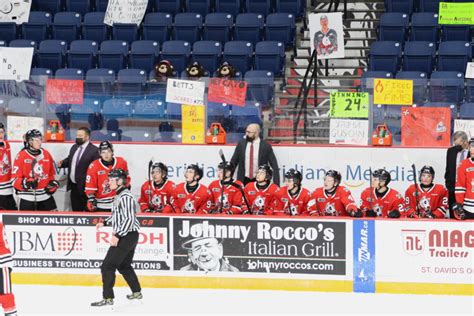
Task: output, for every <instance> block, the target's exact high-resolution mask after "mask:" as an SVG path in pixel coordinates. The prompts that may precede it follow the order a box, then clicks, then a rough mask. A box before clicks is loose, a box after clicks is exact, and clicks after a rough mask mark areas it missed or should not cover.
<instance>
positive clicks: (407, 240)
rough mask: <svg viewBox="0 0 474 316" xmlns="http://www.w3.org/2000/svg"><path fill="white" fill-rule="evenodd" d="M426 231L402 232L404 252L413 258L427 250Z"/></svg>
mask: <svg viewBox="0 0 474 316" xmlns="http://www.w3.org/2000/svg"><path fill="white" fill-rule="evenodd" d="M425 235H426V231H424V230H412V229H410V230H402V241H403V245H402V247H403V250H404V251H405V252H406V253H407V254H409V255H413V256H417V255H419V254H421V253H422V252H423V250H424V248H425Z"/></svg>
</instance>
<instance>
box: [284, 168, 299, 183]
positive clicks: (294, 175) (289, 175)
mask: <svg viewBox="0 0 474 316" xmlns="http://www.w3.org/2000/svg"><path fill="white" fill-rule="evenodd" d="M285 179H293V182H294V183H295V184H296V185H297V186H301V183H302V182H303V175H302V174H301V172H299V171H298V170H296V169H293V168H291V169H290V170H288V171H287V172H285Z"/></svg>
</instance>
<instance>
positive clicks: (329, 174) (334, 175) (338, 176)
mask: <svg viewBox="0 0 474 316" xmlns="http://www.w3.org/2000/svg"><path fill="white" fill-rule="evenodd" d="M324 177H331V178H333V179H334V181H336V182H337V183H336V184H335V186H338V185H339V184H341V180H342V176H341V173H340V172H339V171H337V170H332V169H331V170H328V171H326V174H325V175H324Z"/></svg>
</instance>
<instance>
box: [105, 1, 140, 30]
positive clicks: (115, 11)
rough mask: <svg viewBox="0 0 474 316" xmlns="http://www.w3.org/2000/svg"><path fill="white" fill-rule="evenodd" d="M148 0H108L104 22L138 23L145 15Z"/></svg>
mask: <svg viewBox="0 0 474 316" xmlns="http://www.w3.org/2000/svg"><path fill="white" fill-rule="evenodd" d="M147 6H148V0H109V3H108V5H107V11H106V12H105V18H104V24H107V25H110V26H113V24H114V23H132V24H137V25H140V23H142V20H143V17H144V16H145V12H146V8H147Z"/></svg>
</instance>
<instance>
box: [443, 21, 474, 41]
mask: <svg viewBox="0 0 474 316" xmlns="http://www.w3.org/2000/svg"><path fill="white" fill-rule="evenodd" d="M441 40H442V41H464V42H470V41H471V40H472V28H471V26H470V25H443V26H441Z"/></svg>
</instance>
